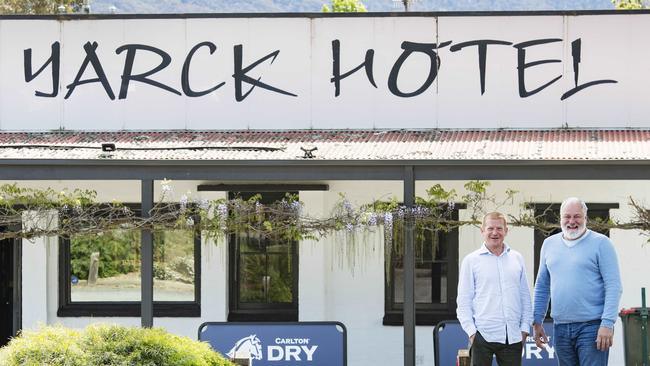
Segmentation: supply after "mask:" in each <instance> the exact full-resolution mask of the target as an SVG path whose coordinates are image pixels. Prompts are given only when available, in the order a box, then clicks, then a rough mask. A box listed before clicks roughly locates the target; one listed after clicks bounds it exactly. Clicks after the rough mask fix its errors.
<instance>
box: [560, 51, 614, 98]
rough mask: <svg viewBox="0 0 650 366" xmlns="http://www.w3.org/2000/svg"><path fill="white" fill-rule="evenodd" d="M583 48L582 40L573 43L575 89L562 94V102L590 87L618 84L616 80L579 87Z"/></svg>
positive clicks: (592, 82)
mask: <svg viewBox="0 0 650 366" xmlns="http://www.w3.org/2000/svg"><path fill="white" fill-rule="evenodd" d="M581 46H582V40H581V39H580V38H578V39H576V40H575V41H573V42H571V58H573V82H574V83H575V87H574V88H572V89H570V90H569V91H567V92H566V93H564V94H562V97H560V100H565V99H566V98H569V97H570V96H572V95H574V94H575V93H577V92H579V91H581V90H583V89H587V88H588V87H590V86H594V85H599V84H616V83H618V81H616V80H594V81H590V82H588V83H584V84H581V85H578V74H579V73H580V51H581Z"/></svg>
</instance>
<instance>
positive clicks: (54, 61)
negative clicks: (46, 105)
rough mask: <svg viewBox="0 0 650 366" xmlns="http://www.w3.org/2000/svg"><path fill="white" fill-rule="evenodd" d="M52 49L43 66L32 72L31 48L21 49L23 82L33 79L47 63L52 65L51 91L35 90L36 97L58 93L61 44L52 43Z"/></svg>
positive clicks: (50, 96) (49, 96) (51, 95)
mask: <svg viewBox="0 0 650 366" xmlns="http://www.w3.org/2000/svg"><path fill="white" fill-rule="evenodd" d="M51 48H52V50H51V51H50V58H48V59H47V61H45V63H44V64H43V66H41V68H40V69H38V70H36V72H35V73H34V72H32V49H31V48H28V49H26V50H23V62H24V72H25V82H27V83H29V82H30V81H32V80H34V79H35V78H36V77H37V76H38V75H39V74H40V73H41V72H43V70H45V68H46V67H47V66H48V65H52V92H51V93H44V92H41V91H38V90H36V91H35V93H34V94H35V95H36V96H37V97H46V98H54V97H56V96H57V95H58V94H59V65H61V45H60V44H59V42H58V41H57V42H54V43H52V47H51Z"/></svg>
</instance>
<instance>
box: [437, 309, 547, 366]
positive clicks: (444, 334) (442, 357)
mask: <svg viewBox="0 0 650 366" xmlns="http://www.w3.org/2000/svg"><path fill="white" fill-rule="evenodd" d="M544 330H545V331H546V335H547V336H548V339H549V343H550V344H549V346H548V347H547V349H540V348H539V347H537V346H536V345H535V341H534V340H533V337H531V336H529V337H528V339H527V340H526V343H525V344H524V347H523V348H524V349H523V352H522V358H523V366H556V365H557V360H556V359H555V350H554V349H553V323H552V322H544ZM467 342H468V340H467V334H465V332H464V331H463V328H461V326H460V324H459V323H458V321H456V320H446V321H443V322H440V323H438V325H436V328H435V329H434V330H433V352H434V353H435V360H436V366H449V365H455V364H456V355H457V354H458V350H459V349H463V348H465V349H467ZM492 365H496V361H493V362H492Z"/></svg>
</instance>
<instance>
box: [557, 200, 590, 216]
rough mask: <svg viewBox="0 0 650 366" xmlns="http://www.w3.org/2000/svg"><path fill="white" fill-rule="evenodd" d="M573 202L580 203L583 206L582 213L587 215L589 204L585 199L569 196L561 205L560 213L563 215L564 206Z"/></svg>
mask: <svg viewBox="0 0 650 366" xmlns="http://www.w3.org/2000/svg"><path fill="white" fill-rule="evenodd" d="M572 203H579V204H580V206H582V214H583V215H584V216H585V217H587V204H586V203H585V201H583V200H581V199H580V198H578V197H569V198H567V199H565V200H564V201H563V202H562V204H561V205H560V215H562V212H564V208H565V207H566V206H568V205H570V204H572Z"/></svg>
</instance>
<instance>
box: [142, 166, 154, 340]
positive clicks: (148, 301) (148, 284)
mask: <svg viewBox="0 0 650 366" xmlns="http://www.w3.org/2000/svg"><path fill="white" fill-rule="evenodd" d="M140 207H141V208H142V213H141V214H142V217H143V218H148V217H149V216H150V215H149V211H151V209H152V208H153V180H151V179H144V180H142V201H141V206H140ZM140 281H141V282H140V286H141V301H140V304H141V308H140V317H141V324H142V327H143V328H151V327H153V235H152V233H151V230H150V229H143V230H142V231H141V239H140Z"/></svg>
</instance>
